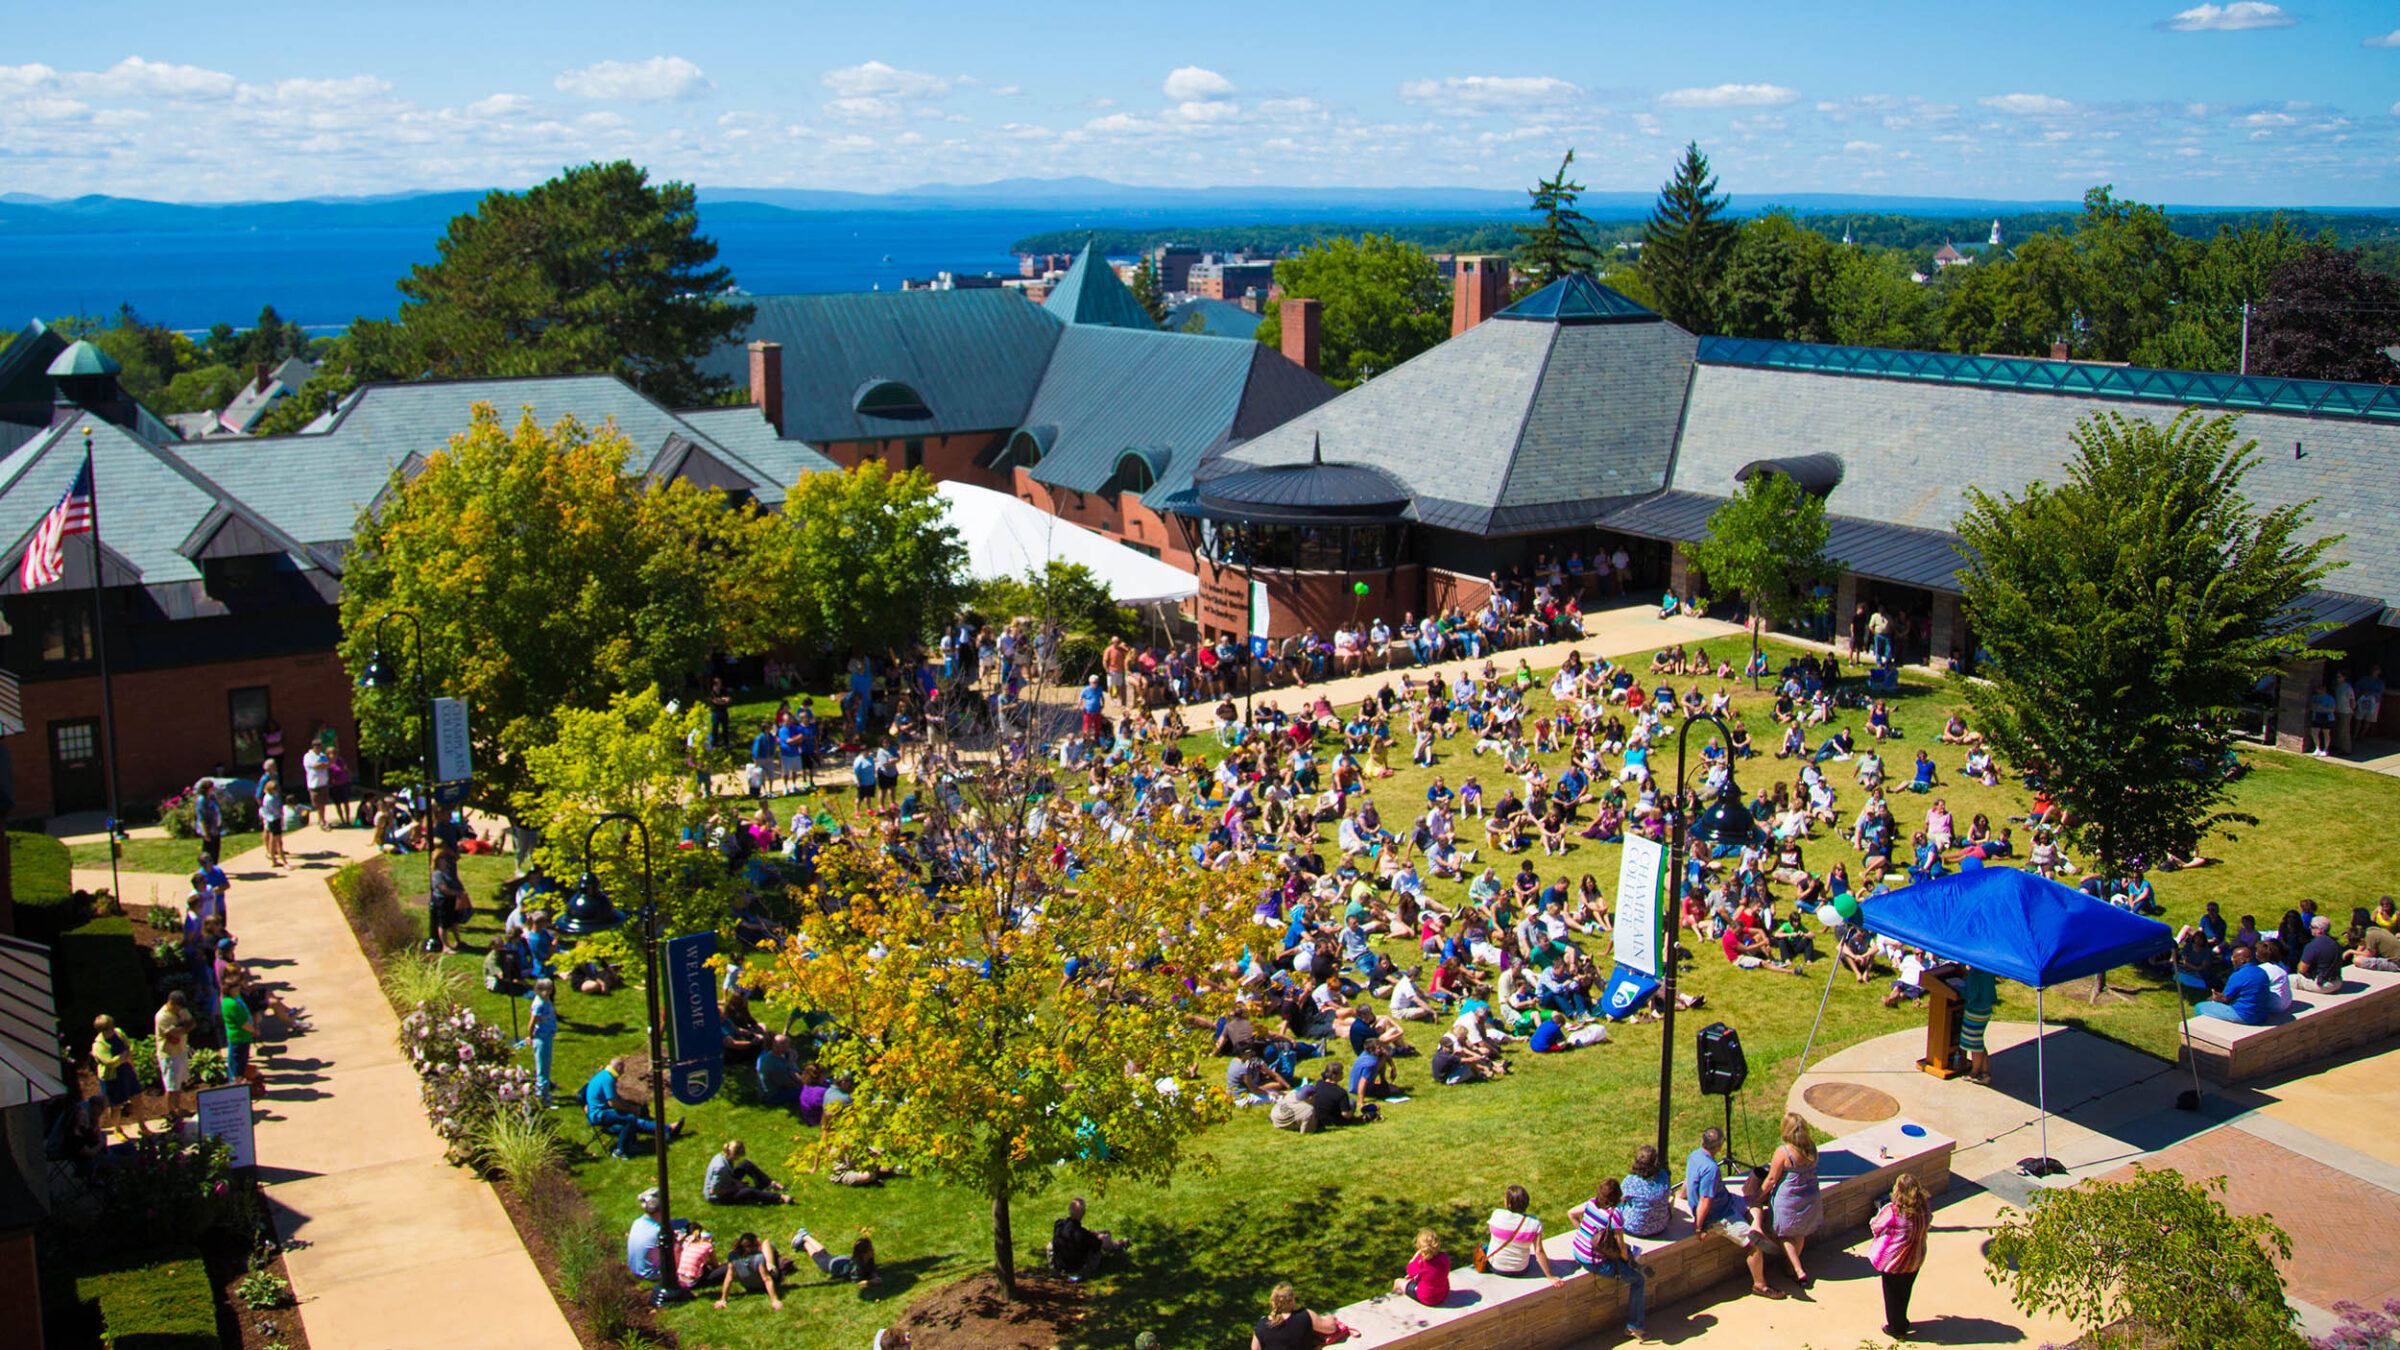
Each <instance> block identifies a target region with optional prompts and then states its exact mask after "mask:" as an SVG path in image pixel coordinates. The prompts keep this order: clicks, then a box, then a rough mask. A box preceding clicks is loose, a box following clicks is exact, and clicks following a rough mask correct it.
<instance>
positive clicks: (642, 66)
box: [551, 56, 716, 103]
mask: <svg viewBox="0 0 2400 1350" xmlns="http://www.w3.org/2000/svg"><path fill="white" fill-rule="evenodd" d="M551 83H552V85H554V86H555V87H556V88H557V89H558V91H559V92H560V93H562V94H574V95H576V96H577V97H579V98H605V99H623V100H626V101H628V102H633V103H667V102H673V101H677V100H681V99H689V98H698V97H699V96H700V95H702V94H705V93H707V92H708V91H709V90H711V89H714V88H716V86H715V85H713V84H711V83H709V79H708V76H706V75H704V74H702V73H701V71H700V67H698V66H695V65H693V64H692V63H691V62H689V61H686V60H684V59H683V58H682V57H680V56H653V57H651V58H650V59H649V60H647V61H602V62H600V63H598V64H597V65H590V66H586V67H584V68H583V69H581V70H570V71H565V72H563V73H561V74H560V75H559V77H558V78H557V79H555V80H553V81H551Z"/></svg>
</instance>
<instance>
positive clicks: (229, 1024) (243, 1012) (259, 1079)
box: [217, 987, 266, 1095]
mask: <svg viewBox="0 0 2400 1350" xmlns="http://www.w3.org/2000/svg"><path fill="white" fill-rule="evenodd" d="M217 1009H218V1011H219V1013H220V1014H221V1015H222V1016H223V1018H224V1020H225V1078H226V1081H227V1082H232V1083H243V1082H246V1083H248V1084H249V1085H250V1090H251V1092H252V1094H253V1095H256V1094H257V1093H258V1092H260V1091H262V1090H263V1089H264V1088H265V1087H266V1078H265V1076H264V1075H262V1074H260V1073H259V1071H258V1070H257V1069H256V1068H255V1067H253V1066H252V1065H251V1063H250V1044H251V1042H253V1041H255V1040H257V1039H258V1024H257V1023H256V1022H255V1021H253V1020H252V1018H251V1016H250V1005H249V1003H247V1002H246V1001H244V1000H243V998H242V995H241V992H240V991H239V990H236V989H233V988H230V987H228V988H226V989H225V990H224V992H223V996H222V997H220V998H219V999H218V1000H217Z"/></svg>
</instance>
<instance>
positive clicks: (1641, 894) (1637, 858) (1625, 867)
mask: <svg viewBox="0 0 2400 1350" xmlns="http://www.w3.org/2000/svg"><path fill="white" fill-rule="evenodd" d="M1666 869H1667V850H1666V849H1665V847H1663V846H1662V845H1660V844H1659V843H1658V841H1657V840H1654V839H1645V838H1643V837H1642V836H1640V835H1638V834H1633V833H1630V832H1628V833H1627V834H1626V836H1625V856H1624V858H1623V860H1622V861H1620V862H1619V863H1618V864H1617V941H1616V957H1617V964H1618V965H1619V966H1620V967H1624V968H1626V969H1630V970H1638V971H1640V972H1641V973H1642V974H1644V975H1647V976H1649V977H1650V978H1652V979H1654V980H1655V979H1657V978H1658V972H1659V971H1660V970H1661V969H1662V968H1663V965H1662V962H1663V958H1664V957H1665V956H1666V928H1665V925H1664V924H1662V923H1661V922H1660V920H1661V918H1662V916H1663V913H1664V910H1665V904H1664V901H1665V895H1666V892H1665V890H1664V886H1665V884H1666Z"/></svg>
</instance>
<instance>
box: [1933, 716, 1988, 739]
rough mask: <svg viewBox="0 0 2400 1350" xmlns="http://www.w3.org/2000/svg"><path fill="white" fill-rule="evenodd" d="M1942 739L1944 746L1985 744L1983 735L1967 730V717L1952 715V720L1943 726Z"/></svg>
mask: <svg viewBox="0 0 2400 1350" xmlns="http://www.w3.org/2000/svg"><path fill="white" fill-rule="evenodd" d="M1940 739H1941V742H1942V744H1944V745H1981V744H1983V733H1982V732H1980V731H1969V730H1967V719H1966V717H1965V715H1963V714H1960V713H1952V714H1950V720H1949V721H1948V722H1947V723H1945V724H1943V726H1942V734H1941V738H1940Z"/></svg>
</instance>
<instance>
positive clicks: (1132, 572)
mask: <svg viewBox="0 0 2400 1350" xmlns="http://www.w3.org/2000/svg"><path fill="white" fill-rule="evenodd" d="M941 493H942V498H943V500H944V502H945V503H946V504H947V506H948V508H949V511H948V519H949V522H950V525H951V527H952V528H953V529H955V530H957V531H958V537H959V542H961V543H963V544H965V545H966V547H967V573H968V575H970V576H972V577H973V578H974V579H975V580H977V581H996V580H998V579H1000V578H1002V577H1022V576H1025V575H1026V574H1028V573H1030V572H1035V571H1038V570H1040V569H1041V567H1042V565H1043V564H1044V563H1046V562H1048V561H1049V560H1050V559H1053V558H1056V559H1058V560H1059V561H1061V562H1071V563H1081V564H1082V565H1083V566H1085V567H1088V568H1090V569H1091V570H1092V575H1094V576H1096V577H1098V578H1099V579H1100V583H1101V584H1102V585H1104V586H1106V587H1108V593H1109V595H1110V596H1111V597H1112V598H1114V599H1115V600H1116V602H1117V603H1118V604H1120V605H1148V604H1156V603H1160V602H1165V601H1174V600H1188V599H1190V598H1191V597H1192V596H1195V595H1198V594H1199V593H1200V579H1199V578H1198V577H1196V576H1194V575H1192V574H1191V573H1189V572H1186V571H1184V570H1183V569H1182V568H1180V567H1174V566H1170V565H1169V564H1167V563H1163V562H1160V561H1159V560H1158V559H1156V558H1153V557H1151V556H1150V555H1148V554H1146V553H1139V552H1136V551H1135V550H1133V549H1130V548H1127V547H1125V546H1124V545H1123V544H1120V543H1118V542H1116V541H1115V540H1113V539H1110V538H1109V537H1108V536H1106V535H1104V534H1100V533H1097V532H1095V531H1092V530H1087V529H1085V528H1084V527H1082V526H1081V525H1076V524H1072V523H1070V522H1068V521H1064V520H1060V519H1059V518H1058V517H1056V516H1053V515H1051V514H1050V513H1049V512H1047V511H1044V510H1042V509H1041V508H1040V507H1038V506H1035V505H1034V504H1033V503H1031V502H1027V501H1020V500H1018V499H1017V498H1015V497H1011V496H1009V495H1008V494H1007V493H1005V492H994V491H992V490H991V489H990V488H980V487H976V486H974V485H972V484H969V483H944V484H942V485H941Z"/></svg>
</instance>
